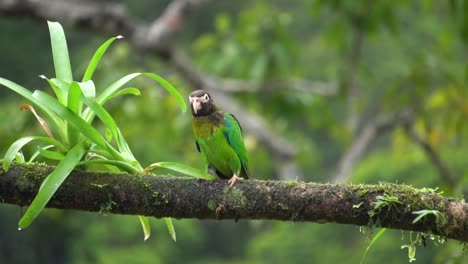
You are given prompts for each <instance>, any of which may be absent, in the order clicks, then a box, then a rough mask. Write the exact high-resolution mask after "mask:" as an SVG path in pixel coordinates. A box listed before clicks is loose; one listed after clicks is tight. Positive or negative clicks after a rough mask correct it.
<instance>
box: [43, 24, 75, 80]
mask: <svg viewBox="0 0 468 264" xmlns="http://www.w3.org/2000/svg"><path fill="white" fill-rule="evenodd" d="M47 24H48V25H49V32H50V43H51V45H52V56H53V58H54V67H55V75H56V77H57V78H58V79H61V80H63V81H65V82H69V83H71V82H72V81H73V75H72V70H71V64H70V57H69V55H68V47H67V39H66V38H65V33H64V32H63V28H62V26H61V25H60V24H59V23H58V22H50V21H47Z"/></svg>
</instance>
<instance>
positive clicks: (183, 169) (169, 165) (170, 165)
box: [145, 162, 216, 180]
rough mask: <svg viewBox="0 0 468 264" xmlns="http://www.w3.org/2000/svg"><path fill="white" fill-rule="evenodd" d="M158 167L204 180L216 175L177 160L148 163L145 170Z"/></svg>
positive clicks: (212, 178) (211, 178) (213, 177)
mask: <svg viewBox="0 0 468 264" xmlns="http://www.w3.org/2000/svg"><path fill="white" fill-rule="evenodd" d="M158 168H164V169H168V170H172V171H175V172H179V173H183V174H186V175H189V176H192V177H195V178H200V179H205V180H214V179H216V176H214V175H211V174H208V173H206V172H203V171H201V170H199V169H196V168H193V167H190V166H188V165H185V164H182V163H177V162H157V163H153V164H151V165H149V166H148V167H147V168H146V169H145V171H147V172H148V171H152V170H155V169H158Z"/></svg>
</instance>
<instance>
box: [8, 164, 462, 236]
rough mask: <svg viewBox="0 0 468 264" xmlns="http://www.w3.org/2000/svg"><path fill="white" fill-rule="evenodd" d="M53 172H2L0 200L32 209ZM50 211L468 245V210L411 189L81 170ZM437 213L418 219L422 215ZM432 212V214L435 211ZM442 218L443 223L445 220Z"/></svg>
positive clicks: (20, 168)
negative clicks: (287, 225)
mask: <svg viewBox="0 0 468 264" xmlns="http://www.w3.org/2000/svg"><path fill="white" fill-rule="evenodd" d="M52 169H53V167H50V166H45V165H40V164H14V165H13V166H12V167H11V169H10V170H9V171H8V172H4V171H0V202H3V203H10V204H16V205H20V206H27V205H29V204H30V202H31V201H32V199H33V198H34V197H35V195H36V194H37V191H38V189H39V186H40V184H41V182H42V181H43V180H44V178H45V177H46V176H47V174H48V173H49V172H50V171H51V170H52ZM47 207H53V208H60V209H76V210H85V211H94V212H106V213H114V214H132V215H147V216H154V217H158V218H159V217H167V216H168V217H174V218H199V219H271V220H284V221H307V222H320V223H340V224H352V225H359V226H374V225H377V226H382V227H388V228H393V229H401V230H412V231H419V232H428V233H432V234H436V235H441V236H444V237H447V238H451V239H456V240H460V241H464V242H468V204H467V203H465V202H463V201H460V200H457V199H453V198H447V197H442V196H440V195H439V194H437V193H435V192H434V191H433V190H430V189H415V188H412V187H410V186H406V185H400V184H399V185H396V184H387V183H380V184H377V185H345V184H318V183H304V182H296V181H289V182H284V181H258V180H244V181H239V182H237V183H236V185H235V186H234V187H233V188H229V187H228V184H227V181H224V180H215V181H206V180H200V179H192V178H186V177H173V176H155V175H130V174H124V173H119V174H116V173H105V172H99V173H98V172H85V171H80V170H76V171H74V172H73V173H72V174H71V175H70V176H69V177H68V179H67V180H66V181H65V182H64V184H63V185H62V186H61V187H60V188H59V190H58V191H57V193H56V194H55V195H54V196H53V198H52V200H51V201H50V202H49V203H48V205H47ZM422 210H432V211H433V212H440V214H438V213H437V214H435V213H432V214H431V213H429V214H427V215H425V216H424V217H422V218H420V220H418V221H417V222H416V223H413V221H414V220H415V219H416V217H417V216H418V214H415V212H418V211H422ZM432 211H431V212H432ZM439 215H440V216H441V217H437V216H439Z"/></svg>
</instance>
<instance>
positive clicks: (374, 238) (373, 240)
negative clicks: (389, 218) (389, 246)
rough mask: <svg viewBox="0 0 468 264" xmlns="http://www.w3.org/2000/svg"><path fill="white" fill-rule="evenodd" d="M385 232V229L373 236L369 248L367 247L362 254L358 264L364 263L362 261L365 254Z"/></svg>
mask: <svg viewBox="0 0 468 264" xmlns="http://www.w3.org/2000/svg"><path fill="white" fill-rule="evenodd" d="M385 231H387V228H382V229H380V231H379V232H378V233H377V234H375V236H374V237H373V238H372V240H371V242H370V243H369V246H367V248H366V251H365V252H364V255H362V258H361V262H360V264H362V263H364V259H365V258H366V255H367V252H368V251H369V249H370V248H371V247H372V245H374V243H375V242H376V241H377V239H379V238H380V236H382V235H383V233H385Z"/></svg>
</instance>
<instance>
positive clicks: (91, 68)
mask: <svg viewBox="0 0 468 264" xmlns="http://www.w3.org/2000/svg"><path fill="white" fill-rule="evenodd" d="M122 38H123V37H122V36H117V37H113V38H110V39H108V40H107V41H106V42H104V44H102V45H101V46H100V47H99V48H98V49H97V50H96V52H95V53H94V55H93V58H92V59H91V61H90V62H89V65H88V68H86V72H85V74H84V76H83V80H82V82H86V81H89V80H91V77H92V76H93V73H94V70H96V67H97V65H98V64H99V61H100V60H101V58H102V56H103V55H104V53H105V52H106V50H107V48H109V46H110V45H111V44H112V42H114V40H116V39H122Z"/></svg>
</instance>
